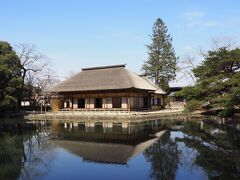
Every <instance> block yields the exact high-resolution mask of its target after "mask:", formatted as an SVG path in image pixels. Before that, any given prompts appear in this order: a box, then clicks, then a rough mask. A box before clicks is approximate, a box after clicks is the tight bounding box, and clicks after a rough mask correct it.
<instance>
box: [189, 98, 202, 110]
mask: <svg viewBox="0 0 240 180" xmlns="http://www.w3.org/2000/svg"><path fill="white" fill-rule="evenodd" d="M201 106H202V101H198V100H190V101H188V102H187V106H186V109H187V110H188V111H193V110H200V109H201Z"/></svg>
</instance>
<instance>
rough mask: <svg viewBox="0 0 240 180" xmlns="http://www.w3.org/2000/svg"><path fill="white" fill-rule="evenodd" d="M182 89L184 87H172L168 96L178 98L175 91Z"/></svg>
mask: <svg viewBox="0 0 240 180" xmlns="http://www.w3.org/2000/svg"><path fill="white" fill-rule="evenodd" d="M182 89H183V87H170V88H169V91H168V96H169V97H173V98H176V97H175V93H176V92H178V91H181V90H182Z"/></svg>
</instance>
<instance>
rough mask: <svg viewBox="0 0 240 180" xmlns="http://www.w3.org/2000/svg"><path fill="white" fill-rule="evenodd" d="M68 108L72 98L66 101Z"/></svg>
mask: <svg viewBox="0 0 240 180" xmlns="http://www.w3.org/2000/svg"><path fill="white" fill-rule="evenodd" d="M66 108H70V100H67V101H66Z"/></svg>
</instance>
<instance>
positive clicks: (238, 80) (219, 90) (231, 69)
mask: <svg viewBox="0 0 240 180" xmlns="http://www.w3.org/2000/svg"><path fill="white" fill-rule="evenodd" d="M193 73H194V76H195V77H196V78H197V82H196V85H195V86H193V87H186V88H184V89H183V90H182V91H180V92H179V93H177V94H176V95H177V96H184V97H185V98H186V99H187V100H188V105H187V107H189V109H197V108H201V107H202V106H204V104H208V105H209V106H210V108H213V109H224V111H222V113H221V114H222V115H224V116H228V115H231V114H232V113H233V110H234V108H237V107H239V105H240V49H239V48H236V49H232V50H229V49H227V48H226V47H223V48H220V49H218V50H212V51H209V52H208V54H207V55H206V56H205V59H204V61H203V62H202V64H201V65H199V66H197V67H196V68H194V69H193ZM207 102H208V103H207Z"/></svg>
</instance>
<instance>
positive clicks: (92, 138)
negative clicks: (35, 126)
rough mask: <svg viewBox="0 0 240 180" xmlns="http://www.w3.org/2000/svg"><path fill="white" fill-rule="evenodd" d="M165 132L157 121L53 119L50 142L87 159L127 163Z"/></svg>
mask: <svg viewBox="0 0 240 180" xmlns="http://www.w3.org/2000/svg"><path fill="white" fill-rule="evenodd" d="M165 132H166V131H165V130H164V129H163V127H162V126H161V125H160V124H159V123H158V121H156V122H155V121H152V122H151V123H150V124H149V122H141V123H130V122H123V123H113V122H91V121H90V122H78V123H76V122H75V123H54V124H53V126H52V136H53V137H54V139H52V140H51V142H52V143H53V144H55V145H57V146H60V147H61V148H64V149H66V150H68V151H70V152H71V153H73V154H75V155H78V156H80V157H82V158H83V159H84V160H86V161H94V162H98V163H114V164H127V162H128V161H129V160H130V159H131V158H132V157H134V156H136V155H137V154H139V153H141V152H143V151H144V150H145V149H146V148H147V147H149V146H151V145H152V144H153V143H154V142H155V141H156V140H158V139H159V138H160V137H161V136H162V135H163V134H164V133H165Z"/></svg>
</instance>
